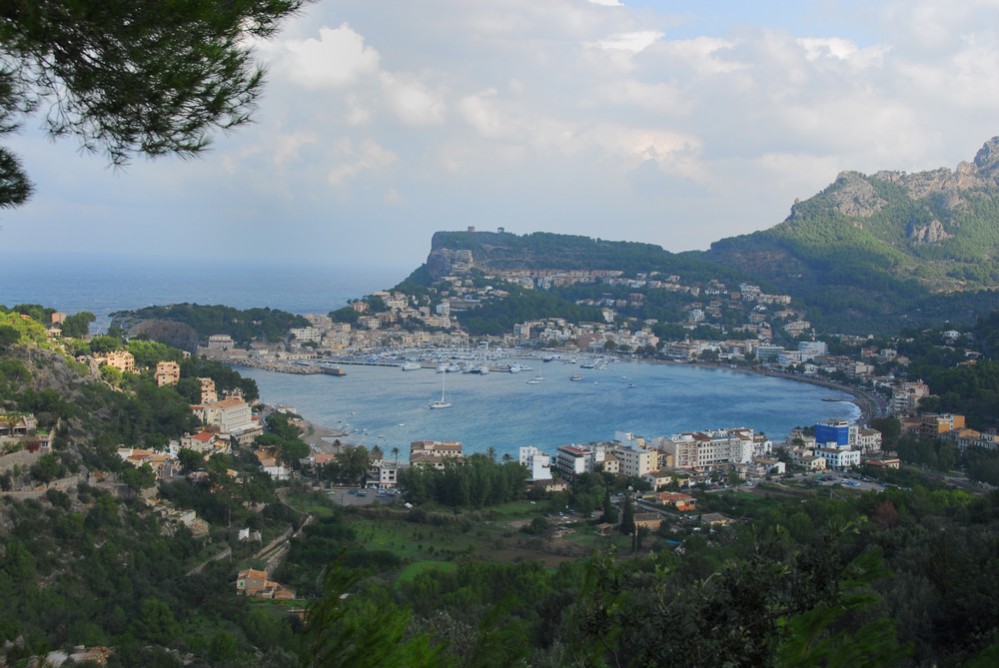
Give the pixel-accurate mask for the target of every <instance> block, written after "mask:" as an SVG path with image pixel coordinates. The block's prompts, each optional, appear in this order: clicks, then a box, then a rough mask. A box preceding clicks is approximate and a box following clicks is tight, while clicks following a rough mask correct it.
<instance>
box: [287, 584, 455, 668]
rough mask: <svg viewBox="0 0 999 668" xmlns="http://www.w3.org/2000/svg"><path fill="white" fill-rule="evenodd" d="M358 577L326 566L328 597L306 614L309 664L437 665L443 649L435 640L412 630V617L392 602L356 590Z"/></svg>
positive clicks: (432, 667)
mask: <svg viewBox="0 0 999 668" xmlns="http://www.w3.org/2000/svg"><path fill="white" fill-rule="evenodd" d="M357 585H358V577H357V576H356V575H352V574H349V573H346V572H344V571H343V570H342V569H340V568H337V567H331V568H329V569H328V570H327V572H326V575H325V577H324V580H323V596H322V598H320V599H319V600H317V601H315V602H314V603H312V604H311V605H310V606H309V609H308V612H307V614H306V622H305V623H306V629H307V632H306V645H305V649H304V651H303V653H302V656H301V661H302V664H303V665H305V666H316V667H317V668H318V667H320V666H322V667H326V666H329V667H330V668H333V667H334V666H399V667H400V668H401V667H402V666H406V667H407V668H409V667H411V666H412V667H414V668H419V667H420V666H426V667H427V668H436V667H437V666H439V665H441V664H440V662H439V659H438V656H437V655H438V653H439V650H436V649H434V648H432V647H431V644H430V638H429V637H428V636H427V635H425V634H423V633H418V634H412V633H410V632H409V628H408V627H409V615H408V614H407V613H406V612H405V611H404V610H402V609H399V608H398V607H397V606H395V605H393V604H392V603H391V602H388V601H381V602H378V603H375V602H374V601H371V600H369V599H368V598H367V597H365V596H363V595H360V594H358V593H356V592H355V591H354V589H355V588H356V587H357Z"/></svg>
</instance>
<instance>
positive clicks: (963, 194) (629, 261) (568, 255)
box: [413, 137, 999, 333]
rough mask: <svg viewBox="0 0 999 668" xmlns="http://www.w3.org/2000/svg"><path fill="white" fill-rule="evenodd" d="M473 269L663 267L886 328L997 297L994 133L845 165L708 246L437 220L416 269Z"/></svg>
mask: <svg viewBox="0 0 999 668" xmlns="http://www.w3.org/2000/svg"><path fill="white" fill-rule="evenodd" d="M472 269H480V270H482V271H484V272H489V271H510V270H516V269H525V270H555V271H571V270H581V269H589V270H622V271H624V272H625V274H626V275H634V274H635V273H637V272H651V271H659V272H662V273H665V274H677V275H681V276H682V277H683V278H684V280H685V281H707V280H710V279H711V278H715V279H718V280H721V281H724V282H727V283H732V282H741V281H746V282H750V283H756V284H759V285H761V286H763V287H764V288H765V289H767V290H769V291H772V292H776V293H780V294H789V295H791V296H792V297H793V298H794V299H795V301H796V302H797V303H798V304H799V305H802V306H804V307H805V309H806V311H807V314H808V319H809V320H810V321H812V322H813V323H814V324H815V325H816V326H817V327H818V328H819V329H822V330H827V331H839V332H848V333H871V332H874V333H890V332H894V331H897V330H898V329H899V327H901V326H906V325H913V326H918V325H923V324H926V323H937V322H943V321H948V320H949V321H953V322H973V321H974V319H975V318H976V317H977V316H978V315H979V314H982V313H985V312H988V311H990V310H994V309H996V308H999V291H997V288H999V137H995V138H993V139H990V140H989V141H988V142H986V143H985V144H984V146H983V147H982V149H981V150H980V151H979V152H978V154H977V155H976V156H975V159H974V160H973V161H972V162H962V163H961V164H959V165H958V166H957V168H956V169H954V170H950V169H946V168H941V169H937V170H933V171H929V172H919V173H913V174H908V173H905V172H898V171H881V172H877V173H875V174H873V175H870V176H868V175H864V174H861V173H859V172H843V173H842V174H840V175H839V176H838V177H837V178H836V180H835V181H834V182H833V183H832V184H831V185H830V186H829V187H827V188H826V189H825V190H823V191H822V192H820V193H818V194H817V195H815V196H814V197H812V198H810V199H808V200H805V201H803V202H795V203H794V205H793V207H792V208H791V215H790V216H788V218H787V219H786V220H785V221H784V222H782V223H780V224H779V225H777V226H775V227H773V228H770V229H768V230H765V231H761V232H756V233H753V234H748V235H743V236H738V237H732V238H728V239H723V240H721V241H717V242H715V243H714V244H712V246H711V248H710V249H709V250H708V251H705V252H687V253H670V252H668V251H665V250H663V249H662V248H661V247H659V246H656V245H653V244H644V243H632V242H622V241H606V240H602V239H590V238H588V237H583V236H574V235H561V234H549V233H540V232H539V233H534V234H528V235H523V236H519V235H516V234H511V233H508V232H505V231H503V230H502V229H500V230H499V231H498V232H479V231H475V230H474V229H473V228H470V229H469V230H468V231H467V232H438V233H436V234H434V237H433V241H432V245H431V251H430V255H429V257H428V258H427V262H426V264H425V265H424V266H423V267H421V269H420V270H418V272H417V273H416V274H414V277H413V278H414V279H418V278H422V279H423V282H433V281H435V280H438V279H440V278H442V277H443V276H445V275H447V274H449V273H453V272H456V271H457V272H458V273H461V272H463V271H469V270H472Z"/></svg>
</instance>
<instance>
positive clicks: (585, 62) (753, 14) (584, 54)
mask: <svg viewBox="0 0 999 668" xmlns="http://www.w3.org/2000/svg"><path fill="white" fill-rule="evenodd" d="M615 4H616V6H613V5H615ZM997 18H999V0H965V1H964V2H961V3H953V2H945V1H944V0H875V1H873V2H863V3H861V2H852V1H851V2H840V1H833V0H826V1H817V0H816V1H810V2H775V1H763V2H718V1H707V2H706V1H700V2H697V1H693V0H686V1H680V0H677V1H675V2H662V1H648V0H646V1H636V2H627V1H626V2H624V3H623V4H621V3H619V2H617V3H616V2H615V0H545V1H544V2H539V1H538V0H493V1H492V2H489V3H485V2H468V0H425V1H424V2H420V3H414V2H408V1H404V0H381V1H379V2H371V1H370V0H336V1H333V0H326V1H323V2H318V3H316V4H313V5H309V6H308V7H307V8H306V9H305V11H304V12H303V13H302V14H301V16H299V17H297V18H296V19H295V20H293V21H291V22H289V23H288V24H287V25H286V26H285V27H284V30H282V31H281V33H280V34H278V35H277V36H276V37H274V38H273V39H271V40H270V41H268V42H265V43H260V44H258V45H256V52H257V54H258V57H259V58H260V60H261V62H263V63H265V64H266V65H267V67H268V70H269V76H268V79H269V83H268V88H267V91H266V94H265V96H264V98H263V100H262V102H261V105H260V108H259V110H258V112H257V114H256V122H255V124H254V125H252V126H250V127H245V128H242V129H241V130H239V131H237V132H234V133H231V134H223V135H218V136H216V138H215V142H214V145H213V148H212V150H211V151H210V152H209V153H207V154H206V155H205V156H204V157H202V158H200V159H197V160H193V161H186V162H185V161H179V160H172V159H162V160H157V161H152V162H151V161H147V160H144V159H137V160H136V161H135V162H134V163H133V164H132V165H131V166H129V167H128V168H127V169H126V170H124V171H120V172H113V171H109V170H108V169H107V167H106V164H105V163H104V162H103V161H102V160H101V158H100V156H88V155H80V154H79V153H78V151H77V146H76V144H75V143H74V142H73V141H72V140H71V139H70V140H65V139H64V140H60V141H59V142H55V143H53V142H51V141H50V140H48V139H47V138H45V137H43V136H41V135H40V134H39V132H38V131H37V127H38V126H39V124H40V120H39V119H37V118H36V119H29V120H28V121H27V122H26V123H25V126H24V130H23V132H22V133H21V134H20V135H18V136H16V137H14V138H13V139H11V140H9V141H8V143H9V144H10V146H11V148H12V149H13V150H15V151H16V152H18V153H19V154H20V155H21V156H22V158H23V160H24V162H25V163H26V166H27V168H28V170H29V172H30V174H31V176H32V177H33V178H34V180H35V182H36V185H37V194H36V195H35V197H34V199H33V200H32V202H31V203H30V204H29V205H27V206H25V207H22V208H20V209H17V210H14V211H6V212H3V213H0V227H2V230H0V258H2V256H3V254H4V253H8V254H9V253H12V252H21V251H35V252H45V251H72V250H81V251H85V252H105V253H112V254H123V255H130V256H142V255H166V256H176V257H179V258H183V259H187V260H190V261H191V262H192V266H195V265H194V264H193V263H194V262H196V261H200V260H203V259H205V258H211V257H218V256H220V255H222V256H224V257H227V258H229V259H233V258H245V259H246V260H247V261H264V260H279V261H282V262H287V261H289V260H292V261H302V262H308V263H312V264H315V263H329V262H341V263H349V264H386V263H387V264H397V265H410V266H415V265H416V264H418V263H419V262H421V261H422V260H423V259H424V258H425V257H426V254H427V252H428V250H429V245H430V237H431V235H432V234H433V232H434V231H436V230H456V229H464V228H465V227H467V226H469V225H475V226H477V227H479V228H481V229H490V228H495V227H498V226H503V227H505V228H506V229H507V230H510V231H513V232H517V233H527V232H533V231H539V230H542V231H551V232H564V233H573V234H585V235H589V236H594V237H601V238H605V239H619V240H630V241H642V242H648V243H655V244H659V245H662V246H663V247H665V248H667V249H668V250H672V251H681V250H688V249H697V248H706V247H707V246H708V245H709V244H710V243H711V242H712V241H714V240H717V239H719V238H723V237H728V236H733V235H738V234H745V233H749V232H752V231H755V230H760V229H765V228H768V227H771V226H773V225H776V224H777V223H780V222H781V221H782V220H783V219H784V218H785V217H786V216H787V214H788V212H789V209H790V206H791V204H792V203H793V201H794V199H795V198H801V199H804V198H807V197H810V196H812V195H813V194H815V193H816V192H818V191H820V190H821V189H823V188H824V187H825V186H826V185H828V184H829V183H831V182H832V181H833V180H834V179H835V178H836V175H837V174H838V173H839V172H840V171H842V170H858V171H862V172H866V173H871V172H874V171H878V170H882V169H899V170H904V171H918V170H926V169H935V168H938V167H947V168H951V169H953V168H954V167H956V166H957V164H958V163H959V162H960V161H963V160H970V159H972V158H973V157H974V155H975V152H976V151H977V150H978V148H980V147H981V145H982V144H983V143H984V142H985V141H986V140H987V139H989V138H990V137H992V136H994V135H997V134H999V120H997V119H999V38H997V37H999V36H997V35H996V29H995V27H994V26H996V25H999V21H997V20H996V19H997ZM15 249H16V250H15ZM198 266H203V265H198Z"/></svg>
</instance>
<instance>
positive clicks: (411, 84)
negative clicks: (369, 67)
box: [381, 72, 445, 125]
mask: <svg viewBox="0 0 999 668" xmlns="http://www.w3.org/2000/svg"><path fill="white" fill-rule="evenodd" d="M381 84H382V87H383V89H384V91H385V95H386V96H387V97H388V99H389V101H390V103H391V105H392V108H393V110H394V111H395V113H396V116H397V117H398V118H399V119H400V120H401V121H402V122H403V123H406V124H407V125H435V124H439V123H441V122H442V121H443V120H444V116H445V104H444V100H443V98H442V96H441V94H440V93H438V92H435V91H433V90H431V89H430V87H429V86H427V85H426V84H424V83H422V82H421V81H419V80H418V79H416V78H414V77H412V76H406V77H403V76H397V75H394V74H390V73H388V72H384V73H382V75H381Z"/></svg>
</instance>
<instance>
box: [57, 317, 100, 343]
mask: <svg viewBox="0 0 999 668" xmlns="http://www.w3.org/2000/svg"><path fill="white" fill-rule="evenodd" d="M95 320H97V318H96V316H94V314H93V313H91V312H90V311H80V312H79V313H75V314H73V315H68V316H66V318H65V319H64V320H63V321H62V335H63V336H68V337H71V338H74V339H83V338H86V336H87V335H88V334H90V325H91V323H93V322H94V321H95Z"/></svg>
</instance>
